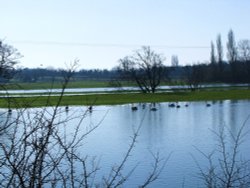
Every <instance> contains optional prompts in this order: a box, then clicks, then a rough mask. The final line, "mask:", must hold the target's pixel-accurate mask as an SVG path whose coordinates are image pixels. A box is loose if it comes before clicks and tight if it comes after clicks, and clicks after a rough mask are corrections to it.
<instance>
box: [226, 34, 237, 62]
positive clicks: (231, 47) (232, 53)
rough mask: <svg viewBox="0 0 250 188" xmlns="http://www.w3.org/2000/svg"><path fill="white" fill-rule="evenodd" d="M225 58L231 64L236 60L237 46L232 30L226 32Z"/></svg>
mask: <svg viewBox="0 0 250 188" xmlns="http://www.w3.org/2000/svg"><path fill="white" fill-rule="evenodd" d="M227 58H228V61H229V63H231V64H232V63H235V62H236V61H237V46H236V42H235V37H234V33H233V30H230V31H229V32H228V41H227Z"/></svg>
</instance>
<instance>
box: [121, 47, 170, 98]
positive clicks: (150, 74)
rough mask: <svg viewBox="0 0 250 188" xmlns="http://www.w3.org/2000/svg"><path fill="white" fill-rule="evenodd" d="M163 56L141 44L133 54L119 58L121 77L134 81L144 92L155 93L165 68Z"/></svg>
mask: <svg viewBox="0 0 250 188" xmlns="http://www.w3.org/2000/svg"><path fill="white" fill-rule="evenodd" d="M163 61H164V58H163V57H162V56H161V55H160V54H157V53H155V52H154V51H153V50H151V48H150V47H149V46H143V47H142V49H140V50H137V51H136V52H135V54H134V55H133V56H130V57H125V58H123V59H120V60H119V62H120V66H119V67H120V72H121V75H122V78H123V79H128V80H132V81H135V82H136V84H137V85H138V87H139V88H140V89H141V91H142V92H144V93H150V92H152V93H155V91H156V89H157V87H158V86H159V85H160V83H161V81H162V80H163V78H164V76H166V75H165V73H166V69H165V67H164V66H163Z"/></svg>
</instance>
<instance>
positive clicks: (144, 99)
mask: <svg viewBox="0 0 250 188" xmlns="http://www.w3.org/2000/svg"><path fill="white" fill-rule="evenodd" d="M58 99H59V98H58V97H57V96H50V97H49V98H48V97H46V96H39V97H10V98H9V99H7V98H1V99H0V107H5V108H7V107H38V106H47V105H49V106H53V105H56V104H57V102H58ZM227 99H231V100H240V99H250V90H249V89H235V90H216V91H211V90H203V91H196V92H189V91H180V92H173V93H170V92H163V93H155V94H142V93H120V94H118V93H115V94H111V93H109V94H89V95H72V96H64V97H63V99H62V101H61V105H115V104H126V103H151V102H177V101H212V100H227Z"/></svg>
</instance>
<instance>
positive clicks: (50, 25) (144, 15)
mask: <svg viewBox="0 0 250 188" xmlns="http://www.w3.org/2000/svg"><path fill="white" fill-rule="evenodd" d="M249 10H250V1H249V0H8V1H6V0H0V40H2V41H3V42H4V43H7V44H9V45H12V46H13V47H15V48H16V49H17V50H18V51H19V52H20V53H21V54H22V56H23V57H22V58H21V59H20V63H19V64H18V66H19V67H30V68H37V67H40V68H41V67H42V68H64V67H65V66H67V65H69V64H70V63H72V62H73V61H74V60H75V59H79V69H96V68H97V69H112V68H114V67H115V66H117V65H118V64H119V63H118V60H119V59H121V58H123V57H125V56H129V55H133V54H134V52H135V50H138V49H140V48H141V46H143V45H146V46H150V47H151V48H152V50H154V51H155V52H156V53H159V54H162V55H163V56H165V59H166V60H165V62H164V64H165V65H171V56H172V55H177V56H178V59H179V63H180V64H181V65H186V64H194V63H198V62H208V61H209V59H210V43H211V41H214V42H215V41H216V37H217V35H218V34H221V36H222V42H223V48H224V59H226V40H227V33H228V31H229V30H230V29H232V30H233V31H234V34H235V38H236V41H238V40H241V39H250V31H249V30H250V22H249V16H250V13H249Z"/></svg>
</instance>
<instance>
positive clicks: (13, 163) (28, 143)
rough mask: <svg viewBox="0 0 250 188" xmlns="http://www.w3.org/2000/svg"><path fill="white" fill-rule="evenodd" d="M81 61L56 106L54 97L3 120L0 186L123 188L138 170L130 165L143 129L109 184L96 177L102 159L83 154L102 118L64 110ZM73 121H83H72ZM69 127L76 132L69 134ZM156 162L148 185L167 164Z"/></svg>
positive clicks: (106, 179)
mask: <svg viewBox="0 0 250 188" xmlns="http://www.w3.org/2000/svg"><path fill="white" fill-rule="evenodd" d="M76 62H77V61H76ZM76 62H75V63H74V64H73V65H72V66H71V67H70V69H69V71H64V72H63V73H64V82H63V83H62V90H61V93H60V96H59V97H58V100H57V103H56V105H54V106H51V97H50V96H49V97H48V99H47V104H46V105H45V106H46V107H43V108H40V109H33V110H32V109H29V108H17V109H16V110H15V114H12V115H11V116H9V117H8V118H7V120H6V121H1V126H0V127H2V124H4V125H5V128H4V129H1V132H0V134H1V135H3V136H4V139H0V187H22V188H28V187H29V188H33V187H38V188H39V187H64V188H66V187H85V188H88V187H120V186H122V185H123V184H124V183H125V182H126V181H127V180H128V178H129V177H130V175H131V174H132V172H133V171H134V169H132V170H131V172H129V173H127V174H126V173H124V167H125V165H126V163H127V161H128V159H129V157H130V156H131V152H132V151H133V149H134V147H135V143H136V141H137V137H138V133H139V130H140V127H141V125H140V126H139V128H138V129H137V130H136V131H135V132H134V134H133V135H132V137H131V138H132V139H131V142H130V145H129V147H128V149H127V151H126V153H125V155H124V158H123V159H121V163H120V164H118V165H115V166H113V167H112V170H111V172H110V173H109V174H108V175H106V176H105V175H104V177H103V180H100V181H99V180H97V179H96V175H97V173H98V171H99V168H100V167H99V163H98V161H97V159H96V157H90V156H88V155H87V154H83V153H82V152H81V150H82V147H81V146H82V144H83V140H84V139H86V137H87V135H89V134H90V133H92V132H93V131H94V130H95V129H96V128H98V126H99V125H100V123H101V122H102V120H101V121H100V122H97V123H96V124H95V125H85V124H84V123H83V120H84V118H85V117H86V115H88V114H89V113H90V110H86V111H84V112H83V113H81V114H80V115H77V114H76V113H74V112H72V113H70V110H69V111H68V112H67V113H69V114H68V115H67V116H65V110H68V108H67V109H66V108H64V107H60V105H61V102H62V101H63V100H64V91H65V88H66V87H67V84H68V82H69V80H70V78H71V77H72V75H73V73H74V70H75V68H76ZM12 105H14V106H15V105H17V104H12ZM49 106H50V107H49ZM17 107H18V106H17ZM1 115H2V117H3V116H5V115H6V114H1ZM72 120H77V121H74V123H72ZM69 125H70V127H71V128H70V129H71V131H70V132H68V131H67V130H68V126H69ZM154 160H155V165H154V168H153V169H152V172H150V174H151V175H150V176H149V177H146V179H145V183H144V184H143V187H145V186H144V185H149V184H150V183H151V182H153V181H155V180H156V179H157V178H158V176H159V173H160V172H161V169H162V166H164V164H165V160H161V159H160V158H159V156H158V155H157V156H155V158H154Z"/></svg>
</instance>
